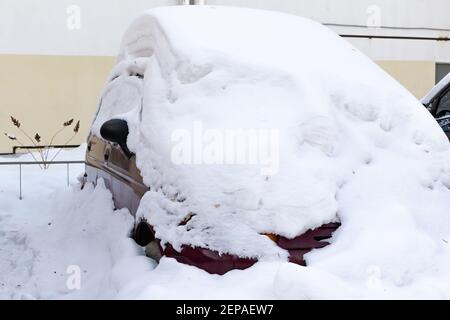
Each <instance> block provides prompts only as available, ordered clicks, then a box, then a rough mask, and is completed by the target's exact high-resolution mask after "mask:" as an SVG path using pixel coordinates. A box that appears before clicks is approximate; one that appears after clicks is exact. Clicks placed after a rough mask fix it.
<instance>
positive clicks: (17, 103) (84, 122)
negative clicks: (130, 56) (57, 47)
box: [0, 55, 115, 153]
mask: <svg viewBox="0 0 450 320" xmlns="http://www.w3.org/2000/svg"><path fill="white" fill-rule="evenodd" d="M114 63H115V58H113V57H79V56H43V55H0V70H1V72H0V129H1V136H0V153H8V152H11V151H12V146H13V145H18V143H14V142H11V141H9V140H8V139H7V138H6V137H5V136H4V135H3V133H5V132H8V133H13V134H15V135H17V137H18V138H19V139H20V140H21V142H22V143H23V144H25V145H31V142H30V141H29V140H28V139H26V138H25V137H24V135H23V134H22V133H21V132H20V131H18V130H17V128H15V127H13V126H12V124H11V121H10V116H11V115H12V116H14V117H16V118H17V119H19V120H20V122H21V128H22V129H23V130H25V131H26V132H28V133H29V134H30V135H33V136H34V134H35V133H36V132H38V133H39V134H40V135H41V136H42V140H43V141H42V143H44V144H47V143H49V141H50V139H51V137H52V135H53V134H54V132H56V131H57V130H58V129H60V128H61V127H62V123H63V122H64V121H66V120H68V119H71V118H74V119H75V120H78V119H79V120H81V130H80V133H79V134H78V135H77V136H76V137H75V139H73V140H72V141H71V144H81V143H82V142H83V141H85V139H86V135H87V132H88V128H89V126H90V122H91V119H92V114H93V112H94V110H95V109H96V105H97V102H98V98H99V94H100V91H101V89H102V87H103V85H104V83H105V80H106V77H107V75H108V74H109V72H110V70H111V68H112V67H113V66H114ZM72 134H73V131H72V130H67V129H66V130H65V131H64V132H62V134H61V135H59V136H58V138H57V139H56V140H55V144H65V142H67V141H68V140H69V139H70V137H71V136H72Z"/></svg>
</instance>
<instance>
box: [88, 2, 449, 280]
mask: <svg viewBox="0 0 450 320" xmlns="http://www.w3.org/2000/svg"><path fill="white" fill-rule="evenodd" d="M136 59H138V60H136ZM136 61H140V63H142V61H146V62H145V68H144V69H145V70H141V71H143V72H144V73H145V74H144V78H143V79H141V81H142V82H143V85H142V106H141V105H135V103H134V102H133V105H130V106H129V107H126V108H123V110H124V111H123V113H122V114H117V113H114V112H109V111H108V110H109V104H113V105H114V103H113V102H111V101H112V100H111V97H112V96H113V94H114V93H113V91H112V90H109V89H108V97H109V98H108V99H109V100H108V101H110V102H108V103H109V104H108V103H106V104H103V105H102V106H101V110H100V112H101V113H102V121H103V120H104V119H107V118H108V117H109V118H111V117H121V118H125V119H127V120H128V122H129V126H130V135H129V137H128V144H129V147H130V149H131V150H132V151H134V152H135V153H136V159H137V164H138V167H139V168H140V170H141V172H142V175H143V177H144V181H145V183H146V184H147V185H148V186H150V187H151V191H149V192H148V193H147V194H146V195H145V196H144V198H143V200H142V202H141V206H140V208H139V211H138V216H139V217H145V218H146V219H147V220H148V221H149V222H150V223H151V224H152V225H153V226H154V228H155V231H156V236H157V237H158V238H160V239H161V240H162V243H163V244H164V243H166V242H170V243H171V244H172V245H173V246H174V247H175V248H177V249H179V248H180V247H181V246H182V245H183V244H188V245H192V246H202V247H207V248H211V249H213V250H217V251H220V252H225V253H233V254H237V255H239V256H243V257H258V258H261V259H268V260H271V259H280V258H282V259H286V257H287V255H286V252H285V251H283V250H281V249H279V248H278V247H277V246H276V245H275V244H274V243H273V242H272V241H271V240H269V238H267V237H265V236H262V235H261V234H263V233H275V234H279V235H283V236H286V237H289V238H291V237H295V236H297V235H300V234H302V233H303V232H304V231H306V230H307V229H310V228H316V227H319V226H320V225H322V224H324V223H328V222H331V221H336V220H337V219H339V220H340V221H341V222H342V224H343V225H342V227H341V228H340V229H339V230H340V231H338V232H337V233H336V235H335V237H334V238H333V240H332V242H333V244H332V245H331V246H329V247H327V248H324V249H321V250H318V251H317V252H316V253H313V254H310V255H308V256H307V260H308V262H309V263H312V264H314V263H315V264H317V265H320V267H321V268H323V269H330V268H331V269H333V272H334V273H337V274H339V275H340V276H343V277H346V276H351V275H352V274H353V273H357V274H362V273H364V272H365V270H366V269H365V268H366V267H367V266H369V265H371V264H376V265H377V266H379V267H380V268H382V269H383V270H384V271H385V272H386V274H385V276H386V277H390V278H391V279H395V280H396V281H397V280H398V281H399V282H402V281H406V282H407V278H408V275H409V274H411V273H414V272H416V271H418V270H420V269H421V268H423V267H424V265H423V261H425V262H427V261H433V258H434V257H435V256H436V255H437V254H438V252H440V251H441V250H447V251H448V247H445V246H446V245H445V243H444V242H442V239H444V238H445V237H447V236H448V235H449V234H450V224H449V222H448V221H449V220H448V219H447V208H448V207H449V204H450V192H449V190H448V188H449V187H450V177H449V175H448V163H449V162H448V161H449V158H448V150H449V148H448V141H447V140H446V137H445V135H444V134H443V132H442V131H441V129H440V128H439V126H438V125H437V124H436V123H435V121H434V119H433V118H432V116H431V115H430V114H429V113H428V112H427V111H426V110H425V108H423V106H422V105H421V104H420V103H419V101H417V100H416V99H415V98H414V97H413V96H412V95H411V94H410V93H409V92H407V91H406V90H405V89H404V88H403V87H402V86H401V85H399V84H398V83H397V82H396V81H395V80H393V79H392V78H391V77H390V76H388V75H387V74H386V73H385V72H383V71H382V70H381V69H380V68H379V67H378V66H376V65H375V64H374V63H372V62H371V61H370V60H369V59H368V58H367V57H365V56H364V55H363V54H361V53H360V52H359V51H358V50H357V49H355V48H354V47H352V46H351V45H350V44H348V43H347V42H346V41H345V40H343V39H341V38H340V37H339V36H337V35H336V34H335V33H333V32H332V31H330V30H329V29H327V28H325V27H323V26H321V25H320V24H318V23H316V22H313V21H311V20H308V19H304V18H300V17H296V16H292V15H287V14H281V13H275V12H268V11H258V10H250V9H241V8H239V9H237V8H229V7H209V6H200V7H197V6H195V7H194V6H193V7H189V6H187V7H186V6H180V7H169V8H160V9H154V10H151V11H148V12H147V13H145V14H143V15H142V16H140V17H139V18H138V19H137V20H136V21H135V22H134V23H133V24H132V26H131V27H130V28H129V30H128V31H127V32H126V34H125V37H124V39H123V45H122V49H121V53H120V55H119V62H120V63H119V65H118V67H117V68H116V70H114V71H113V74H112V76H111V78H116V79H115V80H113V82H114V81H118V79H121V78H122V77H128V76H130V75H131V74H132V72H130V71H129V69H130V68H133V66H136V65H137V64H138V63H137V62H136ZM141 69H142V68H141ZM126 70H128V71H126ZM117 77H118V78H117ZM108 88H111V85H109V86H108ZM121 88H122V86H118V87H117V89H116V90H117V96H118V97H119V98H120V97H122V96H124V93H123V92H121V90H122V89H121ZM133 88H135V87H133ZM123 90H128V89H123ZM133 90H134V89H133ZM132 101H136V99H132ZM111 110H117V108H115V107H114V108H112V109H111ZM100 125H101V122H99V121H96V122H94V126H93V132H94V133H98V128H99V126H100ZM236 132H240V133H245V134H247V135H250V136H252V137H253V140H252V138H247V139H246V138H245V137H244V138H243V136H240V137H241V139H238V141H239V142H240V143H243V144H244V146H248V147H249V149H248V151H249V153H248V154H247V155H249V154H251V155H252V156H248V157H247V158H246V160H248V161H247V162H245V161H244V162H242V161H241V162H239V161H237V159H236V157H234V156H236V154H233V152H235V151H236V148H234V149H233V148H229V147H228V146H229V145H228V144H227V143H226V141H228V140H226V139H227V138H229V137H230V136H232V135H233V134H236ZM252 134H253V135H252ZM255 135H256V138H255ZM233 139H234V138H233V136H232V138H231V140H233ZM224 141H225V142H224ZM249 141H250V142H249ZM251 141H253V142H254V143H253V144H252V143H251ZM255 141H256V142H255ZM246 143H247V144H246ZM255 146H256V147H255ZM235 147H236V146H235ZM253 147H254V148H253ZM252 148H253V149H252ZM251 151H253V152H251ZM230 153H231V155H232V156H231V157H230V159H231V160H235V161H234V162H233V161H229V160H230V159H229V158H228V156H229V155H230ZM241 160H242V159H241ZM190 216H192V218H191V219H190V220H189V219H188V218H187V217H190ZM188 220H189V221H188ZM387 248H389V249H387ZM354 257H358V259H360V261H359V263H355V261H354Z"/></svg>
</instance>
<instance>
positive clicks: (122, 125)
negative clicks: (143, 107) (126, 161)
mask: <svg viewBox="0 0 450 320" xmlns="http://www.w3.org/2000/svg"><path fill="white" fill-rule="evenodd" d="M100 134H101V136H102V138H103V139H105V140H107V141H110V142H112V143H117V144H118V145H119V146H120V148H122V151H123V152H124V153H125V155H126V156H127V157H128V158H131V156H132V155H133V153H131V151H130V149H128V146H127V138H128V123H127V122H126V121H125V120H121V119H111V120H108V121H106V122H105V123H104V124H103V125H102V127H101V128H100Z"/></svg>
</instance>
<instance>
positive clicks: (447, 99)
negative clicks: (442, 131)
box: [436, 88, 450, 118]
mask: <svg viewBox="0 0 450 320" xmlns="http://www.w3.org/2000/svg"><path fill="white" fill-rule="evenodd" d="M446 114H450V88H449V89H448V90H447V92H446V93H445V94H444V95H443V96H442V97H441V98H440V100H439V103H438V106H437V110H436V117H437V118H440V117H443V116H445V115H446Z"/></svg>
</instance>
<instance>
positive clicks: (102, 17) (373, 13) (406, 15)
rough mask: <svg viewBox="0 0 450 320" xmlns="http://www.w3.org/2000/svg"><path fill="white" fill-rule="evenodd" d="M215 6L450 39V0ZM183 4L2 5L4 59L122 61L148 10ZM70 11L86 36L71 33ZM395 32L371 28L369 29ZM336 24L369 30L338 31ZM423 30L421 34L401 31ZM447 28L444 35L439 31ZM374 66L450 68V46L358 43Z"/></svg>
mask: <svg viewBox="0 0 450 320" xmlns="http://www.w3.org/2000/svg"><path fill="white" fill-rule="evenodd" d="M206 1H207V3H208V4H211V5H217V4H224V5H236V6H243V7H255V8H262V9H269V10H278V11H284V12H289V13H292V14H298V15H303V16H307V17H310V18H313V19H315V20H318V21H320V22H322V23H327V24H332V25H330V27H331V28H333V29H334V30H336V31H337V32H339V33H345V34H373V35H401V36H425V37H437V36H447V37H448V36H450V17H449V16H450V0H206ZM177 3H178V1H177V0H39V1H37V0H0V53H20V54H55V55H56V54H57V55H108V56H112V55H116V53H117V51H118V47H119V43H120V38H121V35H122V33H123V32H124V30H125V28H126V27H127V25H128V24H129V23H130V22H131V21H132V19H133V18H134V17H135V16H136V15H137V14H139V13H140V12H142V11H144V10H145V9H148V8H151V7H155V6H161V5H174V4H177ZM70 5H77V6H79V8H80V9H81V29H79V30H69V29H68V28H67V26H66V23H67V18H68V14H67V12H66V10H67V8H68V7H69V6H70ZM374 21H375V24H376V25H378V24H380V25H381V26H387V27H390V28H367V27H366V25H367V23H368V22H369V24H370V23H374ZM334 24H346V25H348V24H350V25H361V26H362V27H345V26H334ZM398 27H400V28H405V27H406V28H417V29H397V28H398ZM431 28H435V29H443V30H431ZM350 41H351V42H352V43H354V44H355V45H356V46H357V47H358V48H360V49H361V50H362V51H363V52H365V53H366V54H368V55H369V56H370V57H371V58H372V59H374V60H403V61H405V60H426V61H437V62H448V63H450V42H436V41H417V40H377V39H372V40H368V39H350Z"/></svg>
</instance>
